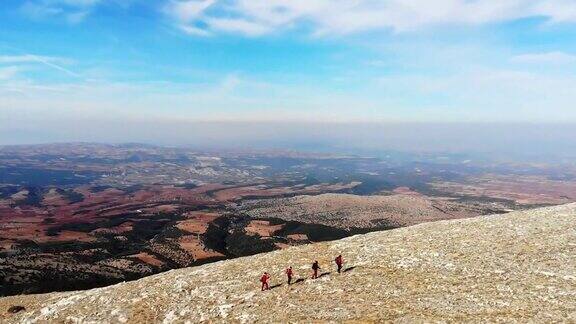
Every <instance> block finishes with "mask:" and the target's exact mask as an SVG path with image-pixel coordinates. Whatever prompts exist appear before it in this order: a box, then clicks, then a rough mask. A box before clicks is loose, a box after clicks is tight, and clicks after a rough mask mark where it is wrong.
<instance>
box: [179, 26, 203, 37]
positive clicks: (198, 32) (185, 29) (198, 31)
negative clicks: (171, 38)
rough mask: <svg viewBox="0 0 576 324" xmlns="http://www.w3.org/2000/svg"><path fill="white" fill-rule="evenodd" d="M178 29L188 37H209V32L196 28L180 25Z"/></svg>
mask: <svg viewBox="0 0 576 324" xmlns="http://www.w3.org/2000/svg"><path fill="white" fill-rule="evenodd" d="M178 28H179V29H180V30H182V31H183V32H185V33H186V34H188V35H194V36H203V37H204V36H210V35H211V33H210V32H208V31H206V30H204V29H202V28H198V27H194V26H186V25H180V26H178Z"/></svg>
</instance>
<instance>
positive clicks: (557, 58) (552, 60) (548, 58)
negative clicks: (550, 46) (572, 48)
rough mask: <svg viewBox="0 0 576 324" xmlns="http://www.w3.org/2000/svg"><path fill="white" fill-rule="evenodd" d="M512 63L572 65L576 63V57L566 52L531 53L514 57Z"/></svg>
mask: <svg viewBox="0 0 576 324" xmlns="http://www.w3.org/2000/svg"><path fill="white" fill-rule="evenodd" d="M512 62H514V63H526V64H571V63H576V55H572V54H568V53H565V52H546V53H529V54H521V55H516V56H514V57H512Z"/></svg>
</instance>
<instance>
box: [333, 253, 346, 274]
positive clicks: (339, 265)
mask: <svg viewBox="0 0 576 324" xmlns="http://www.w3.org/2000/svg"><path fill="white" fill-rule="evenodd" d="M334 262H336V266H337V267H338V273H340V272H341V271H342V265H343V264H344V260H343V259H342V254H340V255H338V256H337V257H336V259H334Z"/></svg>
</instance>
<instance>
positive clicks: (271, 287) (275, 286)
mask: <svg viewBox="0 0 576 324" xmlns="http://www.w3.org/2000/svg"><path fill="white" fill-rule="evenodd" d="M280 286H282V284H276V285H272V286H270V289H271V290H272V289H274V288H278V287H280Z"/></svg>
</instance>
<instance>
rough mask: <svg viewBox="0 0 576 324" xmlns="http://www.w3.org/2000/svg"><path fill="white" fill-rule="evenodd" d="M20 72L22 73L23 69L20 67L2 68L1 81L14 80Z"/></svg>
mask: <svg viewBox="0 0 576 324" xmlns="http://www.w3.org/2000/svg"><path fill="white" fill-rule="evenodd" d="M20 71H21V69H20V67H18V66H7V67H0V80H9V79H12V78H14V77H15V76H16V74H18V72H20Z"/></svg>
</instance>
